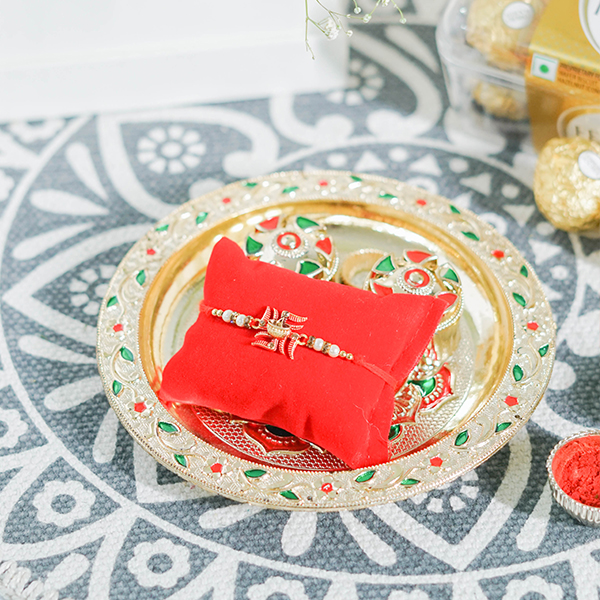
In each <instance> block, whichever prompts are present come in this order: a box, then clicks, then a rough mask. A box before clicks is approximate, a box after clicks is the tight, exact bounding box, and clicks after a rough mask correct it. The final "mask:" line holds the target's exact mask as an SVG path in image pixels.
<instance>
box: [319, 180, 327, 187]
mask: <svg viewBox="0 0 600 600" xmlns="http://www.w3.org/2000/svg"><path fill="white" fill-rule="evenodd" d="M319 185H320V186H321V187H325V186H326V185H329V182H328V181H325V180H323V181H319Z"/></svg>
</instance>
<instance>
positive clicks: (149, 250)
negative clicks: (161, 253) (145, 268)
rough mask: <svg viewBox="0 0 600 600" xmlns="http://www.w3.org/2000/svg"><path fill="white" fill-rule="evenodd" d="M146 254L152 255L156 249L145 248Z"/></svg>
mask: <svg viewBox="0 0 600 600" xmlns="http://www.w3.org/2000/svg"><path fill="white" fill-rule="evenodd" d="M146 254H149V255H150V256H154V255H155V254H156V250H155V249H154V248H148V250H146Z"/></svg>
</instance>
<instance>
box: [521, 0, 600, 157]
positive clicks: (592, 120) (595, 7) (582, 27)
mask: <svg viewBox="0 0 600 600" xmlns="http://www.w3.org/2000/svg"><path fill="white" fill-rule="evenodd" d="M525 80H526V89H527V96H528V102H529V115H530V121H531V132H532V138H533V142H534V145H535V147H536V148H537V149H538V150H540V149H541V148H542V147H543V146H544V144H545V143H546V142H547V141H548V140H549V139H551V138H553V137H557V136H558V137H573V136H580V137H586V138H588V139H592V140H595V141H600V3H599V0H580V1H579V6H577V4H576V3H575V2H573V1H572V0H568V1H565V0H551V2H550V3H549V4H548V7H547V8H546V10H545V12H544V14H543V15H542V18H541V19H540V22H539V24H538V26H537V28H536V31H535V33H534V36H533V39H532V40H531V43H530V46H529V58H528V62H527V69H526V72H525Z"/></svg>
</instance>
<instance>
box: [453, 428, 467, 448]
mask: <svg viewBox="0 0 600 600" xmlns="http://www.w3.org/2000/svg"><path fill="white" fill-rule="evenodd" d="M468 439H469V432H468V431H461V432H460V433H459V434H458V435H457V436H456V439H455V440H454V445H455V446H463V445H464V444H465V443H466V442H467V440H468Z"/></svg>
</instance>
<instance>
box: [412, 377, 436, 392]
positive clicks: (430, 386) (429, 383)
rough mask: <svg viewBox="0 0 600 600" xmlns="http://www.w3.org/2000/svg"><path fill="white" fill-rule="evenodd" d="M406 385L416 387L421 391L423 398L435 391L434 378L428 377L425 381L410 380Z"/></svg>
mask: <svg viewBox="0 0 600 600" xmlns="http://www.w3.org/2000/svg"><path fill="white" fill-rule="evenodd" d="M408 383H413V384H414V385H418V386H419V387H420V388H421V390H422V391H423V396H428V395H429V394H431V392H433V390H435V383H436V382H435V377H429V378H427V379H411V380H410V381H409V382H408Z"/></svg>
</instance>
